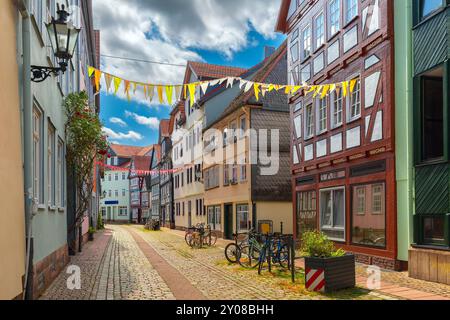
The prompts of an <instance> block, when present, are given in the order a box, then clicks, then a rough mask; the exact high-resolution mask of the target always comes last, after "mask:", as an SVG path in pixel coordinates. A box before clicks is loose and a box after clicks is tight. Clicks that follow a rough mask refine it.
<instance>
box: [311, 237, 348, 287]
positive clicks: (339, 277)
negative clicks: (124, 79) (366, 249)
mask: <svg viewBox="0 0 450 320" xmlns="http://www.w3.org/2000/svg"><path fill="white" fill-rule="evenodd" d="M302 252H303V254H304V255H305V286H306V289H307V290H310V291H318V292H325V293H329V292H333V291H337V290H342V289H347V288H354V287H355V285H356V279H355V276H356V274H355V273H356V272H355V256H354V255H353V254H348V253H346V252H345V251H344V250H342V249H336V247H335V246H334V243H333V241H331V240H329V239H328V238H327V236H326V235H325V234H323V233H321V232H317V231H311V232H306V233H305V234H304V235H303V237H302Z"/></svg>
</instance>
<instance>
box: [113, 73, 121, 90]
mask: <svg viewBox="0 0 450 320" xmlns="http://www.w3.org/2000/svg"><path fill="white" fill-rule="evenodd" d="M121 83H122V79H120V78H117V77H114V94H117V92H119V87H120V84H121Z"/></svg>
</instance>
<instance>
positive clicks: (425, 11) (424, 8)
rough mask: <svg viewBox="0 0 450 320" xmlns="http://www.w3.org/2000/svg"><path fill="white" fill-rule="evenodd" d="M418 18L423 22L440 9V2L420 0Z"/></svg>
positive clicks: (439, 0) (436, 0)
mask: <svg viewBox="0 0 450 320" xmlns="http://www.w3.org/2000/svg"><path fill="white" fill-rule="evenodd" d="M419 2H420V7H419V18H420V20H423V19H425V18H427V17H428V16H430V15H431V14H433V13H434V12H435V11H436V10H438V9H440V8H441V7H442V0H420V1H419Z"/></svg>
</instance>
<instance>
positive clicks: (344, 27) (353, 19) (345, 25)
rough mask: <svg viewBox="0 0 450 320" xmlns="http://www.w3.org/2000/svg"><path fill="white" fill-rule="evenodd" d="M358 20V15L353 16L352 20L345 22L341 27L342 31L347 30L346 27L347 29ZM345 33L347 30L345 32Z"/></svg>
mask: <svg viewBox="0 0 450 320" xmlns="http://www.w3.org/2000/svg"><path fill="white" fill-rule="evenodd" d="M358 18H359V15H356V16H354V17H353V18H351V19H350V20H349V21H348V22H346V23H345V24H344V26H343V28H342V29H344V30H345V29H347V27H349V26H350V25H351V24H352V23H353V22H355V21H356V20H357V19H358ZM345 31H347V30H345Z"/></svg>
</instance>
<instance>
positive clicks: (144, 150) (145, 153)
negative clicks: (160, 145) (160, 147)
mask: <svg viewBox="0 0 450 320" xmlns="http://www.w3.org/2000/svg"><path fill="white" fill-rule="evenodd" d="M153 148H154V145H153V144H152V145H150V146H148V147H143V148H142V150H141V151H140V152H139V153H138V154H137V155H138V156H145V155H147V154H148V153H149V152H150V151H152V150H153Z"/></svg>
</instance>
